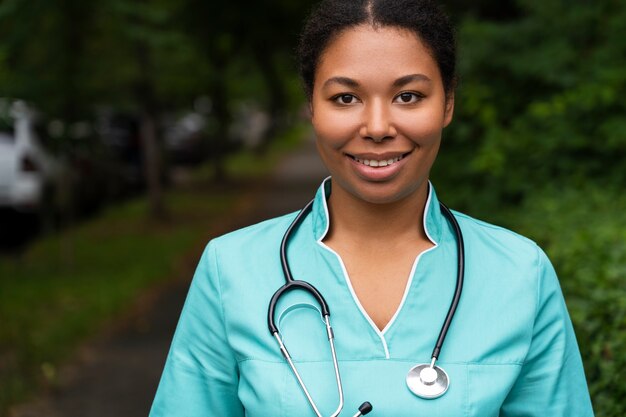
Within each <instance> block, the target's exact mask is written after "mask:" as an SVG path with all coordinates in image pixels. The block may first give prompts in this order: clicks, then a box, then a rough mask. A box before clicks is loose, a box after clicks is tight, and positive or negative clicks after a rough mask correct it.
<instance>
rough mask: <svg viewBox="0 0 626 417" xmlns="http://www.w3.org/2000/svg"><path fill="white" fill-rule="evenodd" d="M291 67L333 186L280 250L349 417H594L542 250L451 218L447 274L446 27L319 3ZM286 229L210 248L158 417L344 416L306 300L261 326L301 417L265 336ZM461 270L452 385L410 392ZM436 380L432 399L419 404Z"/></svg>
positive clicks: (361, 4) (412, 5) (405, 0)
mask: <svg viewBox="0 0 626 417" xmlns="http://www.w3.org/2000/svg"><path fill="white" fill-rule="evenodd" d="M300 63H301V72H302V77H303V80H304V84H305V89H306V92H307V96H308V99H309V103H310V108H311V114H312V118H311V121H312V124H313V127H314V130H315V133H316V135H317V145H318V150H319V153H320V155H321V157H322V159H323V161H324V163H325V164H326V166H327V167H328V169H329V171H330V173H331V178H329V179H327V180H325V181H324V183H323V184H322V185H321V187H320V189H319V191H318V193H317V195H316V196H315V200H314V202H313V205H312V208H311V211H310V213H308V212H307V213H305V214H304V215H303V217H302V220H301V221H300V222H299V224H298V225H296V226H295V228H294V230H293V232H292V233H291V235H290V237H289V238H288V246H287V253H286V258H287V259H288V262H289V265H290V269H291V272H292V273H293V276H294V277H295V279H300V280H306V281H308V282H309V283H310V284H312V285H313V286H314V287H315V288H317V289H318V290H319V292H320V293H321V294H323V296H324V297H325V299H326V301H327V302H328V306H329V308H330V310H331V311H332V318H331V319H330V321H331V322H332V326H333V329H334V334H335V339H334V344H335V345H334V346H335V348H336V354H337V357H338V368H339V373H340V375H341V381H342V386H343V394H344V396H345V407H344V410H345V411H344V413H343V414H342V415H353V414H354V413H356V412H357V408H358V407H359V405H360V404H362V403H363V402H364V401H369V402H370V403H371V404H372V405H373V411H372V414H371V415H375V416H395V417H400V416H415V415H429V416H455V417H458V416H480V417H485V416H498V415H500V416H540V415H541V416H544V415H547V416H551V417H556V416H568V417H572V416H581V417H582V416H591V415H593V412H592V410H591V404H590V400H589V395H588V392H587V387H586V382H585V377H584V373H583V368H582V364H581V359H580V354H579V352H578V347H577V345H576V339H575V336H574V333H573V329H572V326H571V323H570V320H569V317H568V314H567V310H566V307H565V304H564V302H563V297H562V295H561V292H560V288H559V284H558V281H557V278H556V276H555V273H554V270H553V269H552V267H551V265H550V263H549V261H548V259H547V258H546V256H545V255H544V253H543V252H542V251H541V249H539V248H538V247H537V246H536V245H535V244H534V243H533V242H531V241H529V240H527V239H525V238H523V237H521V236H519V235H517V234H515V233H513V232H510V231H507V230H505V229H502V228H499V227H496V226H492V225H488V224H486V223H483V222H480V221H477V220H474V219H472V218H470V217H468V216H465V215H462V214H459V213H455V215H454V218H455V219H456V221H458V224H459V225H460V228H461V231H462V236H463V240H464V242H465V255H466V257H465V265H464V267H463V266H462V265H459V262H457V257H458V255H459V249H458V247H457V245H458V242H459V239H460V236H458V235H457V234H456V233H455V232H454V229H453V227H454V226H453V225H454V222H453V221H451V220H450V219H447V217H446V216H445V215H444V214H445V212H444V211H442V210H443V209H440V206H439V203H438V200H437V196H436V194H435V191H434V189H433V187H432V186H431V185H430V183H429V181H428V178H429V172H430V169H431V167H432V164H433V162H434V160H435V157H436V155H437V151H438V149H439V144H440V142H441V134H442V130H443V129H444V128H445V127H446V126H447V125H448V124H449V123H450V122H451V120H452V114H453V109H454V86H455V76H454V63H455V47H454V37H453V31H452V28H451V27H450V24H449V22H448V20H447V18H446V17H445V16H444V15H443V14H442V13H441V12H440V11H439V9H438V8H437V7H436V6H435V5H433V4H432V3H431V2H430V1H418V0H380V1H378V0H366V1H356V0H343V1H342V0H329V1H325V2H323V3H322V4H321V5H320V6H319V8H318V9H316V11H315V12H314V13H313V15H312V16H311V17H310V19H309V21H308V23H307V26H306V27H305V30H304V33H303V35H302V38H301V47H300ZM294 217H295V214H290V215H287V216H284V217H281V218H277V219H272V220H269V221H266V222H263V223H260V224H257V225H254V226H251V227H248V228H246V229H243V230H239V231H237V232H234V233H231V234H228V235H226V236H222V237H220V238H217V239H215V240H213V241H212V242H210V243H209V245H208V247H207V249H206V251H205V252H204V254H203V256H202V259H201V261H200V264H199V266H198V270H197V272H196V275H195V277H194V281H193V284H192V286H191V289H190V291H189V295H188V299H187V302H186V304H185V308H184V310H183V313H182V316H181V319H180V322H179V325H178V328H177V331H176V335H175V337H174V341H173V343H172V348H171V351H170V355H169V356H168V359H167V363H166V366H165V370H164V373H163V377H162V380H161V383H160V386H159V390H158V392H157V396H156V399H155V402H154V405H153V408H152V412H151V416H152V417H157V416H190V417H191V416H206V415H211V416H243V415H246V416H314V415H331V414H333V413H335V410H339V409H340V408H341V407H340V406H338V404H340V402H341V400H340V398H339V395H338V390H337V386H336V384H335V373H334V367H333V358H332V355H331V351H330V349H329V347H328V338H327V333H326V329H325V328H324V325H323V324H322V323H320V313H319V312H318V311H317V309H318V308H320V307H318V303H317V302H316V301H315V300H314V299H313V297H312V296H311V295H309V293H307V292H305V291H291V292H288V293H286V294H285V295H284V296H283V297H281V299H280V300H279V301H278V303H277V306H276V309H275V311H273V312H272V314H270V316H271V317H272V318H275V319H276V326H277V327H278V328H279V329H280V335H282V338H283V339H282V340H284V341H285V344H286V345H287V346H288V349H289V352H290V353H291V356H292V358H293V362H294V363H295V366H296V370H297V371H298V372H299V374H300V375H301V377H302V380H303V382H304V385H305V387H306V389H307V390H308V392H309V393H310V396H311V403H310V402H309V400H308V399H307V397H306V395H305V392H304V390H303V389H302V387H301V385H300V383H299V382H298V380H297V379H296V377H295V374H294V372H293V370H292V369H291V367H290V366H289V365H288V364H287V363H286V361H285V358H284V357H283V355H282V354H281V350H279V349H278V346H277V339H276V337H275V336H274V337H273V335H272V334H270V332H269V331H268V328H267V323H266V320H267V311H268V303H269V301H270V299H271V298H272V296H273V295H274V292H275V291H276V289H277V288H279V287H281V286H282V285H283V284H284V282H285V281H284V277H283V272H282V269H281V259H280V258H279V256H278V253H279V250H280V242H281V239H282V238H283V235H284V233H285V231H286V230H287V228H288V227H289V225H290V224H291V223H292V221H293V220H294ZM459 270H462V271H464V272H465V278H464V286H463V289H462V297H461V299H460V302H459V303H458V307H457V309H456V313H455V315H454V318H453V320H452V323H451V325H450V327H449V332H448V335H447V338H446V339H445V344H444V345H443V347H442V349H441V352H440V355H435V356H438V360H437V362H436V363H437V367H440V368H441V369H445V376H443V374H441V371H440V374H439V375H436V376H435V377H434V379H432V380H428V377H424V375H425V374H424V375H420V374H415V373H414V374H413V379H415V376H416V375H417V379H419V378H422V381H421V385H419V384H418V386H417V387H415V386H411V384H410V383H407V374H409V373H410V372H411V369H413V367H414V366H415V365H416V364H419V363H430V362H431V352H432V349H433V346H434V345H435V342H436V340H437V337H438V335H439V333H440V329H441V326H442V322H443V321H444V318H445V317H446V314H447V313H448V308H449V306H450V301H451V299H452V297H453V294H454V293H455V286H456V281H455V277H456V276H457V272H458V271H459ZM311 306H313V308H309V307H311ZM426 368H431V369H435V368H434V367H432V366H428V365H427V366H426ZM437 369H439V368H437ZM435 379H436V384H434V385H441V387H440V388H441V389H440V392H438V393H437V395H438V397H437V398H432V399H425V398H422V397H420V396H418V395H416V394H420V390H421V389H424V388H425V386H426V388H425V389H426V391H428V389H430V388H428V387H430V386H432V383H433V382H434V381H435ZM445 379H447V380H448V381H449V386H448V387H447V390H446V386H445V385H446V384H445V381H444V380H445ZM313 406H315V407H316V408H317V409H318V410H319V411H314V408H313ZM363 410H364V411H368V410H367V407H365V408H364V409H363ZM318 413H319V414H318ZM333 415H336V414H333ZM357 415H359V414H358V413H357Z"/></svg>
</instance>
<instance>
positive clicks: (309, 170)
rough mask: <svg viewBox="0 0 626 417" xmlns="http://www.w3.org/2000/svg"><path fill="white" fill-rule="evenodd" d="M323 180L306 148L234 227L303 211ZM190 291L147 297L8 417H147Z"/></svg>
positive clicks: (180, 287) (182, 284)
mask: <svg viewBox="0 0 626 417" xmlns="http://www.w3.org/2000/svg"><path fill="white" fill-rule="evenodd" d="M326 175H327V174H326V170H325V168H324V167H323V166H322V164H321V162H320V161H319V158H318V156H317V154H316V151H315V146H314V144H313V143H312V142H308V143H307V144H306V145H305V146H304V147H302V148H301V149H299V150H298V151H296V152H294V153H293V154H291V155H289V156H288V157H287V158H285V159H284V160H283V162H282V163H281V164H280V165H279V166H277V168H276V170H275V172H274V175H273V178H272V181H271V182H270V185H269V187H268V189H267V192H265V193H264V194H263V196H262V198H261V200H260V201H259V202H258V204H257V205H256V207H258V208H257V209H256V210H254V214H252V215H251V216H250V217H248V218H246V219H242V221H241V223H240V224H238V225H236V226H237V227H241V226H244V225H246V224H252V223H255V222H257V221H259V220H262V219H265V218H269V217H274V216H277V215H280V214H284V213H287V212H290V211H294V210H297V209H299V208H301V207H302V206H304V204H306V202H307V201H308V200H309V199H311V198H312V196H313V195H314V193H315V189H316V188H317V186H318V185H319V183H320V182H321V180H322V179H323V178H324V177H325V176H326ZM195 262H197V259H196V260H194V261H193V263H194V264H195ZM191 269H192V268H191ZM189 278H191V270H190V271H189ZM188 285H189V280H179V281H178V282H174V283H171V284H169V285H168V286H167V287H166V288H164V289H161V291H159V292H158V293H157V294H153V295H148V296H147V297H146V299H145V300H143V301H142V302H141V303H140V304H144V305H146V306H147V307H145V306H144V307H142V306H139V307H138V308H137V311H135V312H134V313H132V314H130V317H129V318H128V319H127V320H124V322H125V325H124V326H122V327H120V328H117V329H116V330H112V331H111V332H110V334H109V335H108V336H103V337H101V338H100V339H99V340H97V341H95V342H93V343H92V344H90V346H87V347H85V348H84V349H83V351H82V352H81V353H80V355H79V356H80V360H78V361H77V363H75V364H73V365H69V366H66V368H64V369H63V374H62V375H61V378H60V379H61V381H63V382H62V383H61V385H60V386H59V387H57V388H55V389H51V390H50V392H49V393H47V394H45V395H43V396H42V397H40V398H38V399H36V400H34V401H32V402H31V403H29V404H25V405H22V406H19V407H16V408H15V409H14V410H13V411H12V412H11V413H10V416H11V417H111V416H115V417H140V416H147V415H148V411H149V409H150V405H151V404H152V399H153V397H154V393H155V391H156V387H157V384H158V381H159V378H160V375H161V371H162V369H163V364H164V361H165V357H166V355H167V351H168V349H169V344H170V341H171V338H172V334H173V332H174V328H175V326H176V322H177V320H178V316H179V313H180V309H181V307H182V304H183V301H184V297H185V294H186V292H187V288H188Z"/></svg>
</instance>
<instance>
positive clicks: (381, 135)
mask: <svg viewBox="0 0 626 417" xmlns="http://www.w3.org/2000/svg"><path fill="white" fill-rule="evenodd" d="M390 113H391V112H390V109H389V107H388V106H386V105H385V104H384V103H383V102H381V101H373V102H370V103H369V104H368V106H366V109H365V112H364V120H363V123H362V126H361V130H360V134H361V136H362V137H363V138H365V139H371V140H373V141H374V142H376V143H379V142H382V141H383V140H385V139H392V138H394V137H395V136H396V133H397V132H396V129H395V127H394V124H393V122H392V120H391V114H390Z"/></svg>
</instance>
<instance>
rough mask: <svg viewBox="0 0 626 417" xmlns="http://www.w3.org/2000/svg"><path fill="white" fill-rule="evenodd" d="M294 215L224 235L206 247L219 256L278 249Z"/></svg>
mask: <svg viewBox="0 0 626 417" xmlns="http://www.w3.org/2000/svg"><path fill="white" fill-rule="evenodd" d="M296 214H297V212H293V213H289V214H285V215H283V216H279V217H275V218H272V219H268V220H264V221H262V222H259V223H256V224H253V225H250V226H247V227H243V228H241V229H238V230H235V231H232V232H230V233H226V234H224V235H222V236H219V237H216V238H214V239H212V240H211V241H210V242H209V245H208V246H209V247H210V248H212V249H213V250H214V251H217V252H219V253H220V254H226V253H229V252H232V253H239V254H241V253H245V252H249V251H253V250H254V251H263V250H265V249H267V248H268V247H272V248H275V247H278V246H279V245H280V242H281V240H282V237H283V235H284V233H285V231H286V230H287V228H288V227H289V225H290V224H291V222H292V221H293V219H294V218H295V216H296Z"/></svg>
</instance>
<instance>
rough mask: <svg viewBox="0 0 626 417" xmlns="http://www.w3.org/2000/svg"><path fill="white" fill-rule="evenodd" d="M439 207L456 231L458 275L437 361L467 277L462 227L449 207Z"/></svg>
mask: <svg viewBox="0 0 626 417" xmlns="http://www.w3.org/2000/svg"><path fill="white" fill-rule="evenodd" d="M439 207H441V212H442V213H443V214H444V216H446V218H447V219H448V221H449V222H450V224H451V225H452V228H453V229H454V234H455V236H456V247H457V251H456V254H457V270H456V271H457V273H456V287H455V289H454V295H453V296H452V302H451V303H450V308H449V309H448V314H446V319H445V320H444V322H443V326H441V331H440V332H439V337H438V338H437V343H435V349H433V354H432V355H431V357H432V358H435V359H438V358H439V353H440V352H441V347H442V346H443V342H444V340H445V339H446V335H447V334H448V329H449V328H450V324H451V323H452V318H453V317H454V313H455V312H456V308H457V306H458V305H459V300H460V299H461V292H462V291H463V280H464V275H465V245H464V244H463V233H462V232H461V227H460V226H459V223H458V222H457V221H456V219H455V218H454V214H452V212H451V211H450V209H449V208H448V207H446V206H445V205H444V204H443V203H441V202H439Z"/></svg>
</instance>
